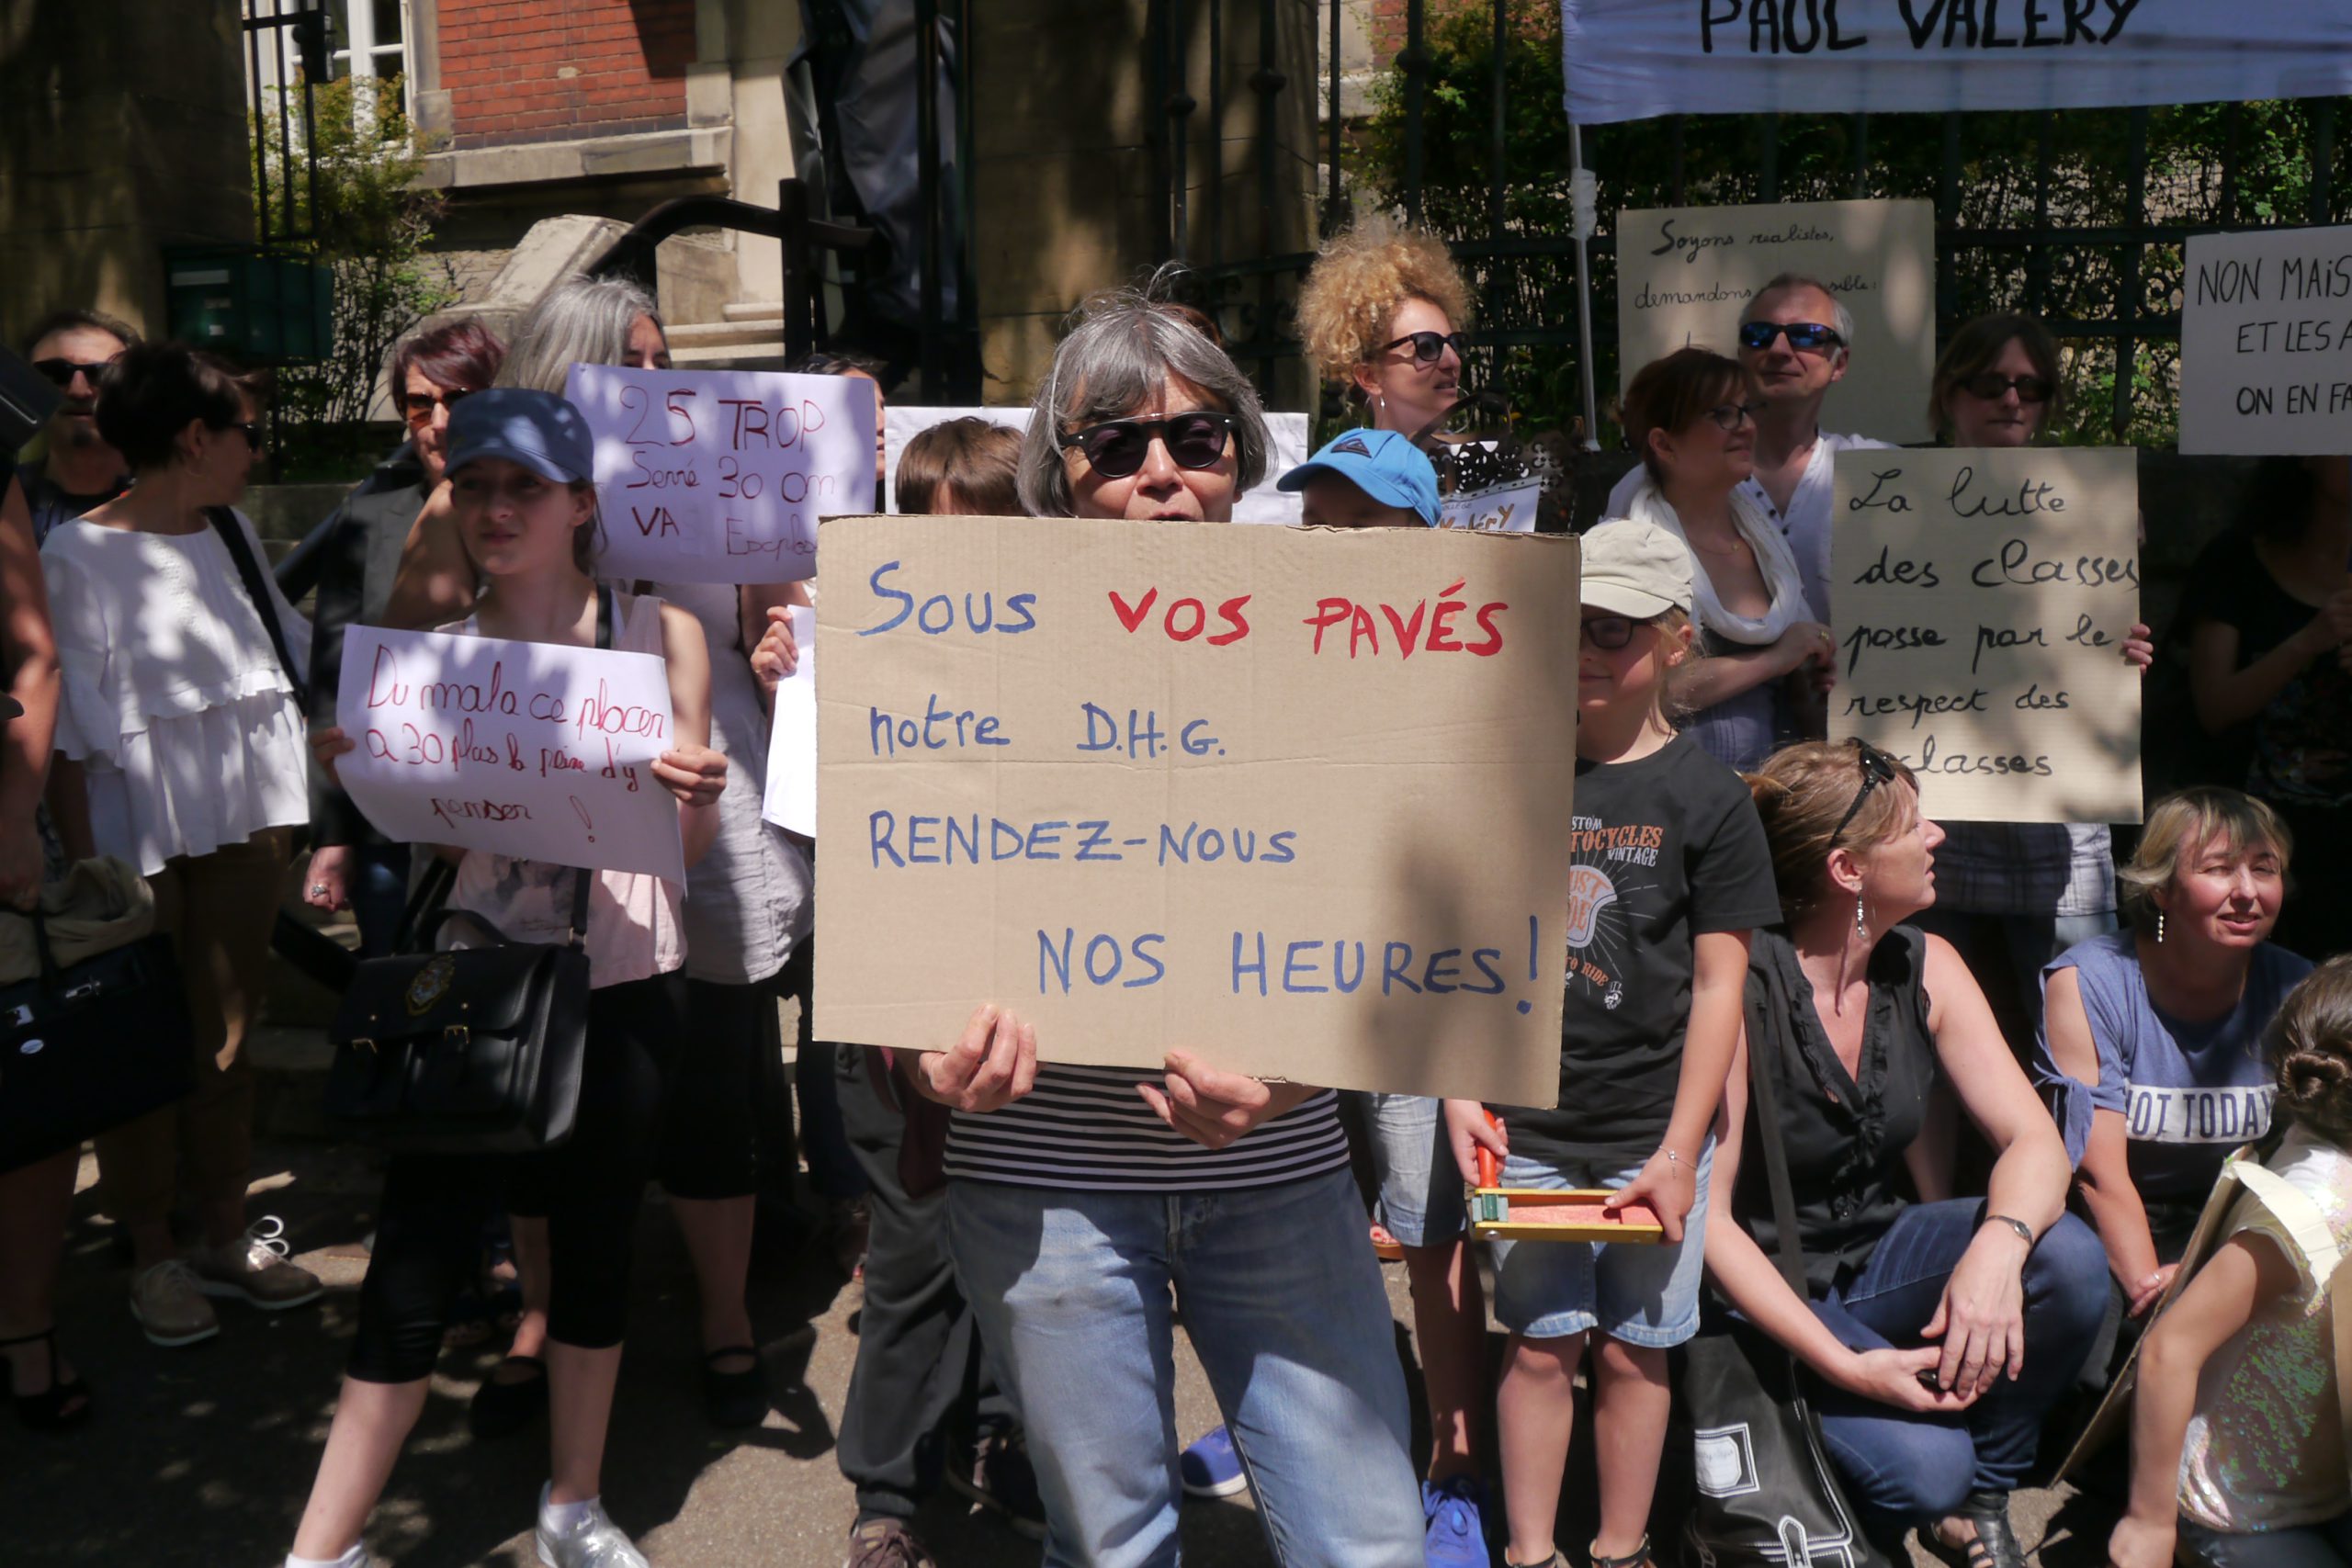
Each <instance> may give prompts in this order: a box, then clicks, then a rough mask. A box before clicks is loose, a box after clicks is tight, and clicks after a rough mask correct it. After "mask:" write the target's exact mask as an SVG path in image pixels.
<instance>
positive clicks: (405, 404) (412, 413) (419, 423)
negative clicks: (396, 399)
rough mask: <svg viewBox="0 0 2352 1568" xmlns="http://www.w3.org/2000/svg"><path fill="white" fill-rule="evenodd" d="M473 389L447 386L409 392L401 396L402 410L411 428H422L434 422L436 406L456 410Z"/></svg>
mask: <svg viewBox="0 0 2352 1568" xmlns="http://www.w3.org/2000/svg"><path fill="white" fill-rule="evenodd" d="M472 391H473V389H472V388H471V387H447V388H444V389H442V390H440V391H437V392H409V393H405V394H403V395H402V397H401V414H402V415H403V416H405V417H406V419H407V420H408V423H409V428H410V429H411V430H422V429H424V427H425V426H426V425H428V424H431V423H433V411H434V410H435V409H436V408H441V409H448V410H451V411H453V412H454V411H455V410H456V408H457V406H458V404H459V403H461V402H463V401H465V400H466V398H467V397H468V396H469V394H470V393H471V392H472Z"/></svg>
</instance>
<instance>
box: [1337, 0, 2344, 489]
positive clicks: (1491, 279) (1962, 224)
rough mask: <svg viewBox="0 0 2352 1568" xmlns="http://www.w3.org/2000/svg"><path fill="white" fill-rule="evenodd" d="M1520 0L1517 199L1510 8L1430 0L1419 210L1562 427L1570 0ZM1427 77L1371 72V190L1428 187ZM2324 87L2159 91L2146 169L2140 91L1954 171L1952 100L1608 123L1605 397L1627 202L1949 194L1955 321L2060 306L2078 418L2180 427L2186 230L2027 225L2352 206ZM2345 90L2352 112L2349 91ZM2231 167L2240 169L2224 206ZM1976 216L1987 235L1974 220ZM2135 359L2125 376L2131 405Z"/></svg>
mask: <svg viewBox="0 0 2352 1568" xmlns="http://www.w3.org/2000/svg"><path fill="white" fill-rule="evenodd" d="M1501 3H1502V5H1503V6H1504V17H1505V35H1506V36H1505V39H1504V48H1503V51H1502V60H1501V62H1500V67H1499V73H1500V79H1501V83H1502V91H1503V94H1504V103H1503V136H1502V139H1501V145H1502V150H1503V159H1502V175H1503V180H1502V186H1503V199H1502V203H1501V207H1500V212H1499V219H1497V218H1495V217H1493V216H1490V213H1489V210H1488V208H1489V201H1488V197H1489V183H1490V181H1491V179H1492V177H1493V173H1494V166H1495V165H1494V148H1495V145H1496V137H1495V126H1494V105H1495V97H1494V95H1495V90H1496V86H1495V84H1496V80H1497V75H1498V63H1497V61H1496V51H1495V36H1494V10H1493V7H1492V6H1490V5H1488V4H1487V3H1485V0H1459V3H1456V4H1450V5H1448V4H1438V5H1432V6H1430V17H1429V20H1428V22H1427V24H1426V28H1425V36H1424V43H1423V48H1424V52H1425V54H1426V57H1427V62H1428V68H1427V71H1426V73H1425V75H1424V77H1423V90H1422V93H1421V95H1420V105H1419V123H1420V146H1421V171H1420V176H1421V177H1420V206H1421V217H1422V221H1423V222H1424V223H1425V224H1426V225H1427V226H1428V227H1429V228H1430V230H1431V231H1434V232H1435V233H1437V234H1439V235H1441V236H1442V237H1443V238H1444V239H1446V240H1447V241H1448V242H1449V243H1453V245H1454V246H1455V247H1456V252H1457V254H1459V255H1461V256H1462V258H1463V261H1464V268H1465V271H1467V272H1468V273H1469V275H1470V278H1471V283H1472V286H1473V288H1476V290H1477V293H1478V297H1479V299H1480V302H1481V311H1480V320H1479V321H1478V323H1477V324H1478V327H1479V328H1480V329H1481V330H1482V331H1487V332H1497V333H1503V334H1507V335H1508V336H1509V337H1510V339H1512V340H1513V342H1514V346H1510V347H1506V348H1502V349H1498V350H1494V351H1491V354H1492V361H1491V363H1490V364H1489V365H1476V364H1474V366H1473V375H1474V377H1475V378H1476V379H1478V380H1480V381H1482V382H1484V383H1485V384H1487V385H1488V386H1490V387H1492V388H1494V389H1498V390H1500V391H1502V392H1503V393H1504V394H1505V395H1506V396H1507V397H1508V398H1509V399H1510V403H1511V405H1512V407H1513V409H1514V411H1515V412H1516V413H1517V415H1518V416H1519V417H1520V418H1521V420H1523V421H1524V422H1526V423H1528V424H1529V425H1531V426H1534V427H1538V428H1541V427H1545V426H1551V425H1559V426H1561V427H1564V428H1565V427H1566V425H1567V424H1569V423H1572V422H1573V421H1574V420H1575V419H1576V418H1577V414H1578V412H1580V409H1579V404H1580V399H1579V397H1578V395H1577V373H1576V346H1575V344H1576V330H1575V327H1576V264H1575V256H1574V252H1573V249H1572V246H1571V243H1570V237H1571V235H1572V234H1573V232H1574V230H1573V222H1572V218H1573V215H1572V211H1571V208H1570V200H1569V190H1568V166H1569V164H1568V127H1567V120H1566V115H1565V113H1564V112H1563V109H1562V103H1563V98H1564V94H1565V91H1566V84H1565V81H1564V78H1563V72H1562V67H1561V57H1560V15H1559V8H1558V6H1557V5H1556V4H1554V3H1549V0H1501ZM1412 96H1413V95H1412V91H1411V77H1410V75H1409V73H1408V72H1407V71H1406V70H1405V68H1404V65H1403V62H1401V61H1400V62H1398V63H1397V64H1395V65H1392V66H1391V67H1390V68H1389V69H1388V70H1387V71H1385V73H1383V74H1382V75H1381V77H1380V78H1379V79H1378V81H1377V82H1375V84H1374V88H1373V95H1372V99H1373V112H1372V115H1371V117H1370V118H1369V120H1368V122H1367V123H1366V124H1365V125H1364V126H1363V128H1362V129H1361V131H1360V133H1359V134H1358V136H1357V137H1356V139H1355V141H1354V142H1353V145H1352V147H1351V157H1350V160H1349V164H1348V166H1349V172H1350V173H1351V175H1352V176H1353V177H1354V179H1355V181H1356V185H1357V190H1358V201H1359V206H1360V207H1364V206H1371V207H1378V208H1387V209H1399V210H1401V209H1404V208H1405V207H1406V206H1407V205H1408V196H1409V194H1410V180H1409V177H1408V163H1409V159H1410V145H1411V136H1410V126H1411V122H1412V118H1413V104H1412ZM2321 107H2322V106H2321V105H2320V104H2319V103H2316V102H2309V101H2304V102H2291V103H2276V102H2273V103H2255V104H2245V105H2237V106H2233V105H2222V104H2199V105H2188V106H2183V107H2164V108H2156V109H2153V110H2150V111H2147V114H2146V134H2145V152H2144V175H2143V177H2142V178H2141V179H2139V180H2138V181H2136V182H2135V181H2134V180H2133V179H2132V178H2131V171H2132V167H2133V152H2132V141H2133V136H2132V126H2133V119H2134V112H2133V111H2131V110H2128V109H2114V110H2073V111H2067V112H2064V113H2054V114H2049V115H2043V114H2039V113H2002V114H1989V113H1988V114H1971V115H1967V116H1964V117H1962V119H1961V122H1960V123H1961V145H1960V161H1959V166H1958V170H1957V178H1956V179H1954V180H1952V181H1951V183H1950V185H1949V187H1947V183H1946V179H1945V174H1946V164H1945V146H1944V136H1945V130H1944V127H1945V118H1944V117H1943V116H1941V115H1874V116H1871V117H1870V118H1868V119H1867V121H1865V120H1864V119H1862V118H1860V117H1857V116H1850V115H1783V116H1779V117H1771V118H1768V117H1762V116H1746V117H1733V116H1713V115H1709V116H1687V117H1683V118H1680V119H1679V120H1675V121H1659V120H1652V121H1638V122H1634V123H1632V124H1626V125H1611V126H1600V127H1595V128H1592V129H1589V130H1587V131H1586V133H1585V139H1584V151H1585V159H1586V163H1587V164H1588V166H1589V167H1590V168H1591V169H1592V170H1593V172H1594V174H1595V175H1596V176H1597V178H1598V181H1599V185H1600V235H1601V238H1600V240H1599V241H1597V242H1596V243H1595V245H1594V247H1593V249H1594V254H1593V310H1594V322H1593V335H1594V346H1595V359H1596V364H1595V371H1596V376H1597V381H1598V385H1599V386H1600V388H1601V389H1603V392H1602V395H1603V399H1604V401H1605V400H1606V399H1607V396H1608V391H1607V389H1611V388H1613V387H1614V386H1615V385H1616V384H1617V365H1616V344H1615V336H1616V334H1615V329H1614V322H1613V319H1612V318H1613V316H1614V314H1615V311H1614V305H1615V300H1616V269H1615V258H1614V255H1613V254H1612V252H1613V246H1612V245H1611V243H1610V241H1611V232H1612V230H1613V228H1614V225H1615V220H1616V214H1617V212H1618V210H1619V209H1638V208H1650V207H1668V206H1679V205H1691V206H1699V205H1714V206H1728V205H1734V204H1737V203H1742V202H1758V201H1764V200H1768V199H1777V200H1782V201H1812V200H1831V199H1840V198H1845V197H1857V196H1862V197H1926V198H1930V199H1940V200H1941V201H1942V202H1943V203H1944V204H1945V205H1944V206H1942V207H1939V211H1941V212H1943V213H1944V214H1945V216H1946V217H1947V219H1948V220H1949V221H1948V222H1947V223H1946V224H1945V225H1944V226H1943V228H1942V230H1941V237H1940V238H1939V256H1938V276H1939V291H1938V293H1939V298H1938V301H1937V309H1938V315H1939V327H1940V328H1941V329H1942V330H1943V331H1944V332H1949V331H1950V330H1951V329H1952V328H1954V327H1956V326H1958V325H1959V324H1960V323H1961V322H1962V321H1967V320H1968V319H1970V318H1971V317H1973V316H1976V315H1979V314H1982V313H1984V312H1985V311H1988V310H2033V311H2035V312H2037V313H2039V314H2041V316H2043V317H2044V318H2045V319H2046V320H2048V321H2051V322H2052V324H2053V326H2055V327H2056V328H2057V330H2058V331H2059V333H2060V336H2061V338H2062V340H2063V341H2064V345H2065V348H2066V358H2067V373H2066V376H2067V396H2068V408H2069V412H2068V413H2067V415H2066V419H2065V423H2064V426H2063V428H2061V429H2060V430H2059V431H2058V432H2057V433H2056V434H2058V436H2059V437H2060V439H2063V440H2074V441H2086V442H2098V443H2105V442H2109V441H2114V440H2117V439H2119V438H2120V439H2122V440H2126V441H2130V442H2133V443H2137V444H2141V445H2145V446H2167V445H2170V444H2171V443H2172V441H2173V440H2174V439H2175V437H2176V434H2177V421H2178V377H2179V345H2178V343H2177V341H2176V339H2175V336H2174V334H2175V333H2176V332H2177V321H2178V311H2179V293H2178V290H2179V288H2180V281H2181V274H2182V268H2183V263H2182V254H2181V246H2180V244H2179V243H2178V242H2177V241H2165V242H2150V241H2139V242H2126V241H2123V240H2121V239H2120V238H2118V239H2084V240H2075V241H2070V242H2068V243H2046V244H2039V245H2037V244H2034V243H2030V241H2031V236H2032V235H2034V234H2037V233H2043V232H2061V233H2063V232H2067V231H2073V232H2075V233H2077V234H2079V233H2080V231H2086V230H2094V231H2095V230H2112V229H2120V228H2122V227H2125V226H2127V225H2129V224H2130V223H2131V222H2132V221H2133V220H2134V218H2135V216H2136V217H2138V218H2139V219H2140V220H2143V221H2145V222H2147V223H2151V224H2160V225H2163V226H2165V227H2168V228H2176V229H2187V230H2203V229H2213V228H2225V227H2242V226H2249V225H2257V224H2266V223H2290V224H2291V223H2304V222H2312V221H2335V222H2342V221H2344V220H2345V219H2346V216H2347V215H2352V173H2346V174H2344V175H2339V177H2338V178H2336V179H2335V181H2334V183H2333V185H2332V186H2331V187H2330V190H2329V196H2328V200H2327V202H2326V207H2327V209H2328V210H2327V211H2326V212H2324V213H2323V212H2315V211H2314V202H2313V194H2314V186H2313V178H2312V175H2313V168H2312V148H2313V146H2314V144H2315V142H2317V141H2318V140H2319V139H2318V138H2317V136H2316V135H2315V131H2316V129H2317V128H2316V126H2315V123H2314V117H2315V115H2316V114H2317V113H2318V112H2319V111H2320V109H2321ZM2335 113H2336V118H2337V119H2338V121H2339V123H2341V124H2342V125H2343V126H2344V133H2345V134H2347V135H2352V115H2347V114H2346V112H2345V105H2344V103H2342V102H2339V103H2338V104H2337V107H2336V110H2335ZM2045 141H2046V144H2047V152H2048V155H2049V163H2048V175H2047V178H2046V180H2045V179H2044V178H2043V176H2042V175H2041V166H2042V165H2041V155H2042V152H2043V151H2044V146H2045ZM2225 169H2226V170H2227V171H2228V173H2229V175H2230V176H2231V178H2230V180H2229V181H2228V182H2227V183H2229V184H2231V185H2232V186H2233V187H2234V188H2233V193H2232V194H2233V201H2232V203H2231V204H2230V205H2228V206H2227V207H2225V205H2224V202H2223V186H2224V184H2225V181H2224V178H2223V175H2224V171H2225ZM1768 192H1769V193H1770V194H1769V195H1768V194H1767V193H1768ZM2135 205H2136V206H2137V209H2138V211H2137V212H2136V213H2135V211H2134V208H2135ZM1954 228H1956V229H1958V230H1959V231H1962V233H1961V236H1960V237H1955V236H1954V235H1953V234H1952V233H1951V230H1953V229H1954ZM1972 232H1973V234H1976V235H1985V236H1988V238H1986V239H1981V240H1980V239H1971V238H1968V237H1967V236H1968V235H1970V234H1971V233H1972ZM2135 269H2136V276H2134V273H2135ZM2126 316H2128V317H2130V318H2131V324H2132V325H2133V327H2134V328H2135V331H2134V333H2133V343H2132V347H2131V355H2130V356H2129V358H2128V359H2124V358H2121V357H2120V356H2119V355H2118V352H2117V349H2118V345H2119V342H2120V339H2119V337H2118V336H2117V334H2116V333H2115V332H2114V324H2115V323H2117V322H2118V321H2120V320H2121V319H2123V318H2125V317H2126ZM1476 357H1477V358H1487V354H1486V353H1481V354H1479V355H1476ZM2119 374H2120V375H2122V376H2124V377H2125V378H2127V386H2128V389H2129V396H2128V398H2127V400H2126V404H2125V409H2124V414H2125V418H2124V420H2123V423H2122V424H2121V425H2120V428H2119V426H2118V425H2117V424H2116V423H2115V420H2116V413H2117V409H2116V400H2115V384H2116V380H2117V378H2118V376H2119ZM1603 417H1604V419H1605V418H1606V417H1607V416H1606V413H1605V412H1604V415H1603Z"/></svg>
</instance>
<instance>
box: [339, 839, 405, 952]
mask: <svg viewBox="0 0 2352 1568" xmlns="http://www.w3.org/2000/svg"><path fill="white" fill-rule="evenodd" d="M408 863H409V846H408V845H406V844H354V845H352V846H351V869H350V871H349V873H348V874H346V875H345V880H344V888H345V894H344V896H345V897H346V898H348V899H350V901H351V918H352V919H353V921H354V922H355V923H356V924H357V925H358V927H359V956H360V957H362V958H381V957H383V956H384V955H385V954H386V953H390V952H391V951H392V935H393V933H394V932H395V931H398V930H399V929H400V923H401V913H402V912H403V911H405V910H406V909H407V908H408Z"/></svg>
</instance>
